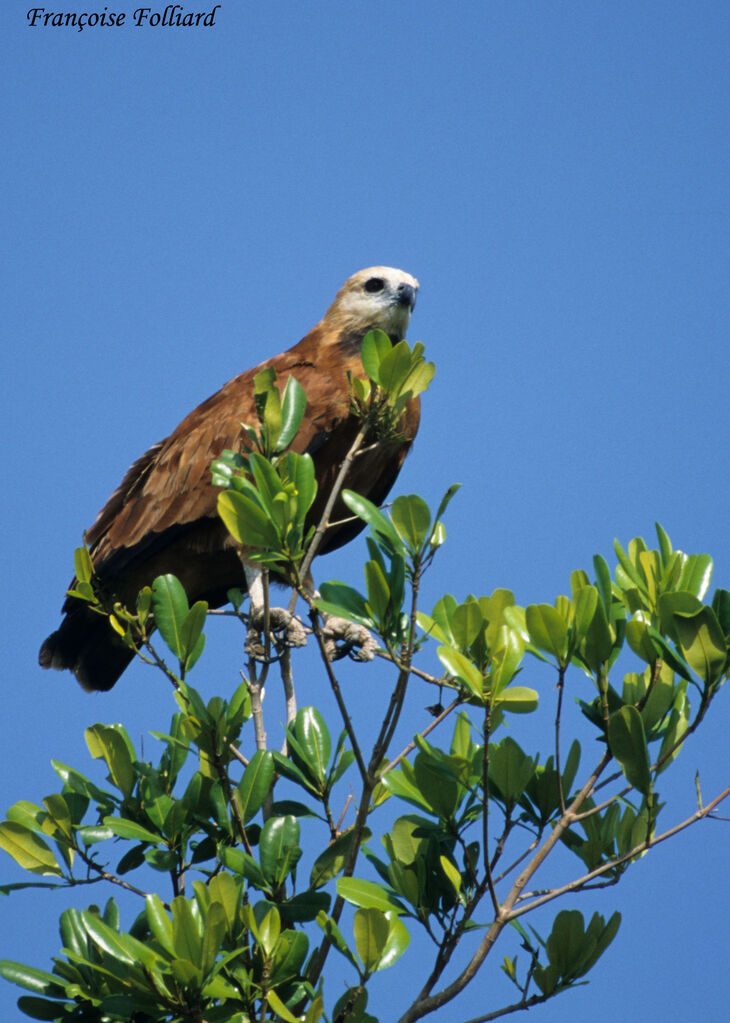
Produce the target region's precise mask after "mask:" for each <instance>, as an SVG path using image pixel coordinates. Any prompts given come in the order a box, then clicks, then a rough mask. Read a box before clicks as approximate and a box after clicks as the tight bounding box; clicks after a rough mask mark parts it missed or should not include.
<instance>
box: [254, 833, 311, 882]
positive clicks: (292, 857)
mask: <svg viewBox="0 0 730 1023" xmlns="http://www.w3.org/2000/svg"><path fill="white" fill-rule="evenodd" d="M298 843H299V822H298V821H297V819H296V818H295V817H289V816H287V817H270V818H269V819H268V820H267V821H266V823H265V824H264V827H263V829H262V831H261V838H260V840H259V860H260V863H261V869H262V871H263V873H264V875H265V877H266V879H267V881H269V883H270V884H273V885H275V886H276V885H280V884H281V883H282V882H283V881H284V880H285V879H286V878H287V877H288V876H289V874H290V872H291V871H292V870H293V868H294V867H295V866H296V863H297V861H298V859H299V857H300V856H301V852H302V851H301V849H300V848H299V845H298Z"/></svg>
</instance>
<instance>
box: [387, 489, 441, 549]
mask: <svg viewBox="0 0 730 1023" xmlns="http://www.w3.org/2000/svg"><path fill="white" fill-rule="evenodd" d="M390 517H391V519H392V521H393V525H394V526H395V528H396V530H397V532H398V535H399V536H400V537H401V539H402V540H404V541H405V543H406V546H407V547H408V549H409V550H410V551H411V553H414V554H415V553H416V552H418V551H420V549H421V547H422V546H423V544H424V542H425V541H426V539H427V537H428V535H429V532H430V529H431V512H430V511H429V507H428V505H427V504H426V502H425V501H424V500H423V498H422V497H419V496H418V494H405V495H402V496H400V497H396V499H395V501H393V506H392V508H391V509H390Z"/></svg>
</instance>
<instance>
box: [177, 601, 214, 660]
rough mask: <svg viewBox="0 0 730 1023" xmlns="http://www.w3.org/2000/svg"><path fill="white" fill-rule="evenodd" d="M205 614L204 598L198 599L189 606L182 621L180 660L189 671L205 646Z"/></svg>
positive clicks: (206, 608)
mask: <svg viewBox="0 0 730 1023" xmlns="http://www.w3.org/2000/svg"><path fill="white" fill-rule="evenodd" d="M207 614H208V605H207V603H206V602H205V601H204V600H198V601H196V602H195V603H194V604H193V606H192V607H191V608H190V610H189V611H188V613H187V615H186V616H185V619H184V621H183V623H182V628H181V630H180V645H181V647H182V652H183V657H182V658H181V660H182V661H183V666H184V668H185V671H190V669H191V668H192V667H193V665H194V664H195V662H196V661H197V660H198V658H199V657H200V655H201V654H202V652H203V647H204V646H205V636H204V635H203V628H204V626H205V619H206V616H207Z"/></svg>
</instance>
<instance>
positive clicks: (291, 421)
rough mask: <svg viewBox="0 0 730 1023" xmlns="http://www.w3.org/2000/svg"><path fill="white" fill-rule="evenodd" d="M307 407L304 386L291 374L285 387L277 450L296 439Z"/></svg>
mask: <svg viewBox="0 0 730 1023" xmlns="http://www.w3.org/2000/svg"><path fill="white" fill-rule="evenodd" d="M306 407H307V396H306V394H305V393H304V388H303V387H302V385H301V384H300V383H299V381H298V380H297V379H296V377H293V376H290V377H289V379H288V380H287V382H286V386H285V388H284V396H283V399H282V404H281V429H280V431H279V436H278V437H277V439H276V449H277V451H283V450H284V449H285V448H287V447H289V445H290V444H291V442H292V441H293V440H294V437H295V436H296V433H297V430H298V429H299V427H300V426H301V422H302V419H303V417H304V412H305V409H306Z"/></svg>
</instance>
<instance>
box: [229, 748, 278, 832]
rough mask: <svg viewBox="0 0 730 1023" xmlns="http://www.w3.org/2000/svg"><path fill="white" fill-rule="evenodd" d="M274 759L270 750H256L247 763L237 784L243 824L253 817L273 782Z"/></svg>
mask: <svg viewBox="0 0 730 1023" xmlns="http://www.w3.org/2000/svg"><path fill="white" fill-rule="evenodd" d="M274 769H275V767H274V757H273V754H272V752H271V751H270V750H257V751H256V752H255V753H254V755H253V756H252V757H251V759H250V760H249V762H248V766H247V767H246V770H245V771H244V772H243V777H242V778H241V781H240V782H239V784H238V794H239V797H240V804H239V809H240V812H241V817H242V819H243V823H244V824H248V822H249V821H250V820H251V819H252V818H253V817H255V815H256V814H257V813H258V811H259V810H260V809H261V807H262V805H263V802H264V800H265V799H266V796H267V795H268V793H269V792H270V791H271V783H272V781H273V780H274Z"/></svg>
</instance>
